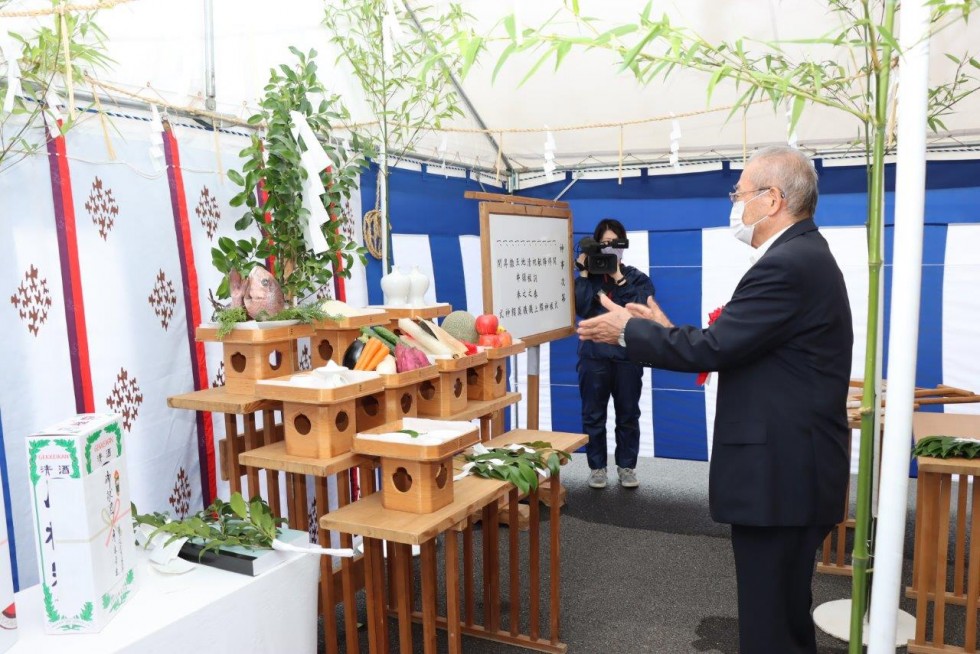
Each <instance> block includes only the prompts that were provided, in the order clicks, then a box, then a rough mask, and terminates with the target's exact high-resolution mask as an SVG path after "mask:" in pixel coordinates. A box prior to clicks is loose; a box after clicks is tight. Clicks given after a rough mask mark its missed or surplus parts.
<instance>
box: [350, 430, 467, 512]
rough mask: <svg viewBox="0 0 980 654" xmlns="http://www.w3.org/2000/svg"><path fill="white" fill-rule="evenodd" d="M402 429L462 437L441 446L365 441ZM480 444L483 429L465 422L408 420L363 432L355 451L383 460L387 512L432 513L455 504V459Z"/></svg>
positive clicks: (452, 439) (360, 434)
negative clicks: (454, 434) (450, 431)
mask: <svg viewBox="0 0 980 654" xmlns="http://www.w3.org/2000/svg"><path fill="white" fill-rule="evenodd" d="M401 429H411V430H414V431H419V432H423V431H425V430H433V429H443V430H454V431H458V435H457V436H455V437H453V438H451V439H449V440H447V441H445V442H443V443H439V444H437V445H435V444H422V443H413V442H410V441H411V436H408V435H406V442H403V443H399V442H392V441H390V440H380V439H372V438H365V437H364V436H365V435H369V434H387V433H392V432H397V431H399V430H401ZM479 442H480V430H479V429H478V428H477V427H475V426H473V425H471V424H470V423H465V422H445V421H437V420H424V419H418V418H406V419H404V420H396V421H394V422H389V423H386V424H384V425H381V426H380V427H375V428H374V429H368V430H366V431H364V432H359V433H358V434H357V436H356V437H355V438H354V444H353V448H352V449H353V451H354V452H356V453H358V454H365V455H370V456H377V457H380V458H381V504H382V506H384V507H385V508H386V509H392V510H394V511H407V512H409V513H432V512H433V511H436V510H438V509H441V508H442V507H444V506H446V505H447V504H450V503H452V501H453V460H452V459H453V456H455V455H456V454H457V453H458V452H461V451H463V450H465V449H466V448H468V447H470V446H472V445H475V444H476V443H479Z"/></svg>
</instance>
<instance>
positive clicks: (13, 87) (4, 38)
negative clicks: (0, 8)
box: [0, 27, 23, 114]
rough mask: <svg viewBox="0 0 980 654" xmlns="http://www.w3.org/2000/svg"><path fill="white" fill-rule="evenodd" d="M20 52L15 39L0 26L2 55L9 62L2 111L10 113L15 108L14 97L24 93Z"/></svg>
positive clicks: (0, 54)
mask: <svg viewBox="0 0 980 654" xmlns="http://www.w3.org/2000/svg"><path fill="white" fill-rule="evenodd" d="M19 54H20V53H19V52H18V50H17V46H16V45H15V44H14V40H13V39H11V38H10V35H9V34H7V30H5V29H3V27H0V56H2V57H3V59H4V61H5V62H6V63H7V93H6V95H4V97H3V109H2V110H0V113H3V114H9V113H10V112H12V111H13V110H14V98H16V97H17V96H18V95H23V90H22V88H21V84H20V63H19V62H18V61H17V57H18V55H19Z"/></svg>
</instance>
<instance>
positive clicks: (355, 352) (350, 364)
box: [341, 339, 364, 370]
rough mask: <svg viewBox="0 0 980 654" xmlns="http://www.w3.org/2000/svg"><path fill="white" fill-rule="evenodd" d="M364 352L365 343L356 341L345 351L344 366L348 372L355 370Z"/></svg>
mask: <svg viewBox="0 0 980 654" xmlns="http://www.w3.org/2000/svg"><path fill="white" fill-rule="evenodd" d="M363 350H364V341H361V340H358V339H354V340H353V341H352V342H351V344H350V345H348V346H347V349H346V350H345V351H344V359H343V361H342V364H341V365H343V366H344V367H345V368H347V369H348V370H353V369H354V366H355V365H357V359H358V357H360V356H361V352H362V351H363Z"/></svg>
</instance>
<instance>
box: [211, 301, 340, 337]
mask: <svg viewBox="0 0 980 654" xmlns="http://www.w3.org/2000/svg"><path fill="white" fill-rule="evenodd" d="M340 318H341V316H335V315H332V314H329V313H327V312H326V311H324V310H323V309H322V308H320V305H319V304H307V305H302V306H296V307H286V308H285V309H283V310H282V311H280V312H279V313H277V314H276V315H274V316H266V315H265V313H262V314H261V315H260V316H259V322H267V321H272V320H298V321H299V322H301V323H303V324H304V325H306V324H309V323H312V322H316V321H318V320H339V319H340ZM247 320H248V314H247V313H246V312H245V307H234V308H230V309H221V310H219V311H217V312H216V313H215V314H214V321H215V322H216V323H218V339H219V340H220V339H222V338H224V337H225V336H227V335H228V334H230V333H231V332H232V330H233V329H235V327H236V326H237V325H238V323H240V322H245V321H247Z"/></svg>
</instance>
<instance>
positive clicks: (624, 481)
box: [616, 466, 640, 488]
mask: <svg viewBox="0 0 980 654" xmlns="http://www.w3.org/2000/svg"><path fill="white" fill-rule="evenodd" d="M616 472H618V473H619V485H620V486H622V487H623V488H636V487H637V486H639V485H640V482H639V481H637V479H636V471H635V470H633V468H620V467H619V466H616Z"/></svg>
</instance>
